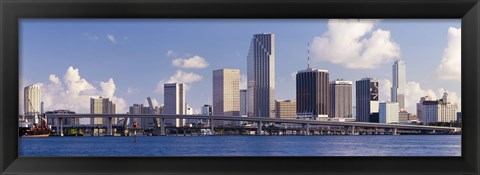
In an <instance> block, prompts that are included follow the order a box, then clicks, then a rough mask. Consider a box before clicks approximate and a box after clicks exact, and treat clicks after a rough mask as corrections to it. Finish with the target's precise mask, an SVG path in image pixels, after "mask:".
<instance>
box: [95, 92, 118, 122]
mask: <svg viewBox="0 0 480 175" xmlns="http://www.w3.org/2000/svg"><path fill="white" fill-rule="evenodd" d="M115 113H116V107H115V104H114V103H113V102H112V101H110V99H109V98H102V97H99V98H90V114H115ZM108 122H109V121H108V119H107V118H100V117H98V118H92V119H91V120H90V123H91V124H108ZM112 123H114V124H116V123H117V119H116V118H113V119H112Z"/></svg>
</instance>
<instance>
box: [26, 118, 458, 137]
mask: <svg viewBox="0 0 480 175" xmlns="http://www.w3.org/2000/svg"><path fill="white" fill-rule="evenodd" d="M26 117H33V116H26ZM47 118H58V119H59V121H60V122H59V123H60V126H59V127H60V131H61V132H63V124H62V121H63V119H67V118H107V119H108V121H109V123H108V124H106V126H107V132H108V133H107V134H108V135H113V132H112V131H113V125H114V124H113V123H112V119H113V118H142V119H143V118H145V119H146V118H154V119H159V120H160V123H159V125H160V126H156V127H157V129H160V135H162V136H163V135H166V134H165V128H166V127H167V126H166V125H165V119H204V120H209V121H210V129H211V130H212V131H213V130H214V125H212V124H213V121H215V120H222V121H248V122H254V123H256V134H257V135H260V134H261V133H262V126H263V125H264V124H266V123H275V124H282V123H285V124H298V125H301V126H302V128H303V130H304V134H305V135H309V134H310V131H311V129H310V128H311V127H313V126H322V127H330V126H333V127H343V128H344V129H345V133H349V134H356V129H355V128H362V129H365V128H370V129H372V130H374V131H376V130H378V129H383V130H384V131H385V130H388V131H389V132H390V133H392V134H397V131H398V130H403V131H421V132H433V133H434V132H443V133H452V132H458V131H460V130H461V128H455V127H440V126H423V125H406V124H383V123H367V122H336V121H319V120H302V119H280V118H267V117H240V116H216V115H182V114H180V115H174V114H50V115H47ZM357 131H358V129H357ZM61 135H63V133H61Z"/></svg>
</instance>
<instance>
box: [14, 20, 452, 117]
mask: <svg viewBox="0 0 480 175" xmlns="http://www.w3.org/2000/svg"><path fill="white" fill-rule="evenodd" d="M336 22H337V23H347V24H345V25H346V26H347V27H345V26H342V25H336V24H335V21H332V20H330V21H329V20H325V19H315V20H314V19H309V20H298V19H295V20H253V19H249V20H241V19H232V20H178V19H163V20H133V19H130V20H111V19H108V20H107V19H97V20H91V19H89V20H72V19H68V20H60V19H59V20H52V19H48V20H42V19H28V20H27V19H22V20H21V21H20V49H21V50H20V64H21V65H20V66H21V72H20V75H21V82H20V83H21V88H23V87H24V86H25V85H28V84H36V83H38V84H41V85H42V93H43V96H42V98H44V101H45V108H46V110H54V109H58V108H70V109H72V110H75V111H76V112H78V113H87V112H88V106H89V104H88V101H86V99H88V98H89V97H90V96H97V95H102V96H106V97H110V98H113V99H114V101H116V102H117V106H119V108H121V109H117V111H120V112H126V111H125V110H127V108H128V106H131V105H132V104H134V103H145V99H146V97H148V96H150V97H152V98H154V99H155V100H156V101H157V102H158V104H163V92H162V91H161V90H160V89H158V87H159V85H161V84H162V83H164V82H168V81H169V80H170V81H178V80H184V81H187V82H189V83H187V85H188V91H187V95H186V101H187V103H188V104H189V106H191V107H193V108H194V109H195V110H196V111H198V110H199V109H200V107H201V106H202V105H203V104H209V103H211V98H212V97H211V94H212V92H211V91H212V90H211V89H212V87H211V86H212V85H211V84H212V70H215V69H221V68H236V69H240V74H242V75H245V76H244V78H246V68H247V60H246V58H247V54H248V48H249V44H250V40H251V38H252V35H253V34H255V33H264V32H272V33H274V34H275V36H276V41H275V49H276V58H275V59H276V60H275V61H276V65H275V66H276V99H295V80H294V79H293V78H292V73H294V72H296V71H299V70H302V69H305V68H306V66H307V43H308V42H310V43H316V41H320V40H316V39H315V38H316V37H317V39H321V38H323V39H329V41H334V40H335V36H337V37H339V38H340V39H339V40H340V41H342V39H345V38H344V37H343V36H345V37H348V36H350V35H354V34H355V33H356V35H354V36H351V37H353V38H354V40H355V36H358V37H359V38H356V39H357V41H358V43H357V44H359V45H361V48H360V49H359V51H358V52H360V56H359V57H358V58H357V57H346V56H345V58H343V59H345V60H346V61H345V62H340V63H339V61H338V60H341V58H340V57H336V56H335V55H339V54H344V53H343V52H346V53H348V52H350V51H344V50H342V48H349V47H344V46H340V45H342V44H347V43H340V44H338V43H337V45H321V44H320V45H315V44H312V46H311V48H310V49H311V50H312V51H311V53H312V54H311V58H312V65H313V67H314V68H320V69H327V70H329V72H330V79H331V80H333V79H336V78H343V79H346V80H351V81H356V80H359V79H361V78H362V77H365V76H372V77H376V78H378V79H379V80H380V84H381V85H380V86H381V87H382V84H383V85H384V86H386V85H388V83H389V82H388V80H390V81H391V72H392V71H391V66H392V64H393V61H394V60H395V59H403V60H405V62H406V66H407V82H409V84H410V85H411V89H412V90H411V91H410V96H411V100H410V101H411V102H410V105H408V104H407V106H409V107H407V110H408V111H409V112H412V113H415V111H414V109H415V108H414V107H413V106H414V104H413V103H414V101H415V100H414V99H417V100H416V101H418V98H419V96H420V95H432V96H435V97H437V98H440V91H441V90H439V89H441V88H445V89H446V90H447V91H448V92H449V94H451V95H453V96H454V99H453V100H455V101H458V102H459V101H460V97H461V95H460V93H461V92H460V79H459V78H460V77H459V75H455V76H454V77H453V78H452V77H450V78H448V75H452V74H454V72H455V70H456V69H460V67H458V66H457V67H454V66H451V64H449V63H450V62H448V60H455V59H460V58H459V54H452V53H456V52H455V51H456V50H455V48H457V47H455V46H452V45H455V44H456V42H454V39H452V38H455V37H454V36H455V35H454V33H455V31H456V30H454V29H460V26H461V23H460V20H459V19H447V20H443V19H442V20H438V19H435V20H433V19H430V20H413V19H412V20H398V19H384V20H379V21H378V20H365V21H362V20H350V21H342V20H340V21H336ZM356 23H362V24H364V26H358V25H357V24H356ZM335 26H337V27H340V28H341V30H334V29H338V28H335ZM350 26H351V27H350ZM362 27H363V29H362ZM452 28H453V29H452ZM376 31H380V32H376ZM382 31H383V32H382ZM459 31H460V30H458V32H459ZM342 32H344V33H342ZM380 33H383V34H384V35H378V36H375V37H374V35H376V34H380ZM449 36H452V37H451V38H450V39H449ZM382 37H383V39H385V38H386V39H387V40H388V41H387V43H394V44H393V45H392V47H387V44H380V45H377V46H372V44H367V43H368V41H374V39H372V38H378V39H379V40H380V41H381V40H382ZM347 39H348V38H347ZM375 41H378V40H375ZM370 43H373V42H370ZM459 47H460V46H458V48H459ZM448 48H450V49H448ZM368 50H371V53H383V52H385V53H384V54H383V55H378V54H377V55H375V54H373V56H368V54H364V55H363V56H362V52H367V51H368ZM452 50H453V51H452ZM457 50H458V49H457ZM351 52H352V53H351V54H355V53H353V52H355V51H351ZM349 54H350V53H349ZM452 55H453V56H452ZM456 55H458V56H456ZM195 56H196V58H197V59H196V61H199V60H200V61H201V62H202V63H204V64H205V65H204V66H197V67H199V68H191V67H190V68H188V67H185V66H183V67H182V66H176V65H174V64H173V63H172V62H173V60H175V59H178V60H179V61H185V62H186V61H193V60H191V58H194V57H195ZM374 57H378V58H374ZM380 57H381V58H380ZM457 57H458V58H457ZM355 59H366V61H361V62H360V63H362V64H363V63H365V65H366V66H367V67H368V66H370V67H368V68H366V67H352V66H350V67H349V66H347V65H346V64H348V61H349V60H350V61H352V60H353V61H355ZM369 60H370V61H372V62H371V63H370V62H368V61H369ZM375 60H382V61H375ZM442 60H446V61H447V62H446V65H443V66H440V65H441V63H442ZM196 63H198V62H196ZM372 65H373V66H372ZM70 67H71V68H70ZM452 71H453V73H452ZM175 75H177V76H176V77H175ZM389 88H390V87H384V89H385V90H386V89H389ZM381 90H382V89H381ZM387 94H389V92H385V91H384V93H382V92H381V93H380V100H383V101H385V100H388V99H389V97H388V95H387ZM407 95H408V94H407ZM20 96H22V94H21V93H20ZM407 100H408V97H407ZM157 102H155V103H157ZM84 103H87V104H84Z"/></svg>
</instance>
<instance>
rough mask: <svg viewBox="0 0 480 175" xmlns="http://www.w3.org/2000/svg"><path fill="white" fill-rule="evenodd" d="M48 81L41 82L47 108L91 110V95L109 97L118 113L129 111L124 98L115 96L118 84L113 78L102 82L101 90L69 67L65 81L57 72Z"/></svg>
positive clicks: (77, 110) (76, 70) (76, 110)
mask: <svg viewBox="0 0 480 175" xmlns="http://www.w3.org/2000/svg"><path fill="white" fill-rule="evenodd" d="M49 80H50V81H49V82H48V83H45V84H43V83H40V85H41V89H42V99H43V102H44V107H45V110H57V109H69V110H72V111H75V112H77V113H89V112H90V98H91V97H98V96H102V97H108V98H110V99H111V100H112V101H113V102H114V103H115V105H116V107H117V113H124V112H126V111H127V103H126V101H125V100H124V99H122V98H119V97H117V96H115V90H116V86H115V83H114V81H113V79H112V78H110V79H109V80H108V81H107V82H100V88H101V90H98V89H97V88H96V87H95V86H94V85H93V84H91V83H89V82H88V81H87V80H86V79H84V78H82V77H81V76H80V71H79V70H78V69H76V68H73V67H69V68H68V69H67V71H66V72H65V75H64V76H63V81H62V80H60V79H59V78H58V77H57V76H56V75H55V74H51V75H50V76H49Z"/></svg>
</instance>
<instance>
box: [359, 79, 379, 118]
mask: <svg viewBox="0 0 480 175" xmlns="http://www.w3.org/2000/svg"><path fill="white" fill-rule="evenodd" d="M355 92H356V95H355V96H356V106H355V107H356V112H357V114H356V119H357V121H358V122H378V121H379V119H378V117H379V114H378V80H377V79H375V78H370V77H367V78H362V79H361V80H358V81H356V83H355Z"/></svg>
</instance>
